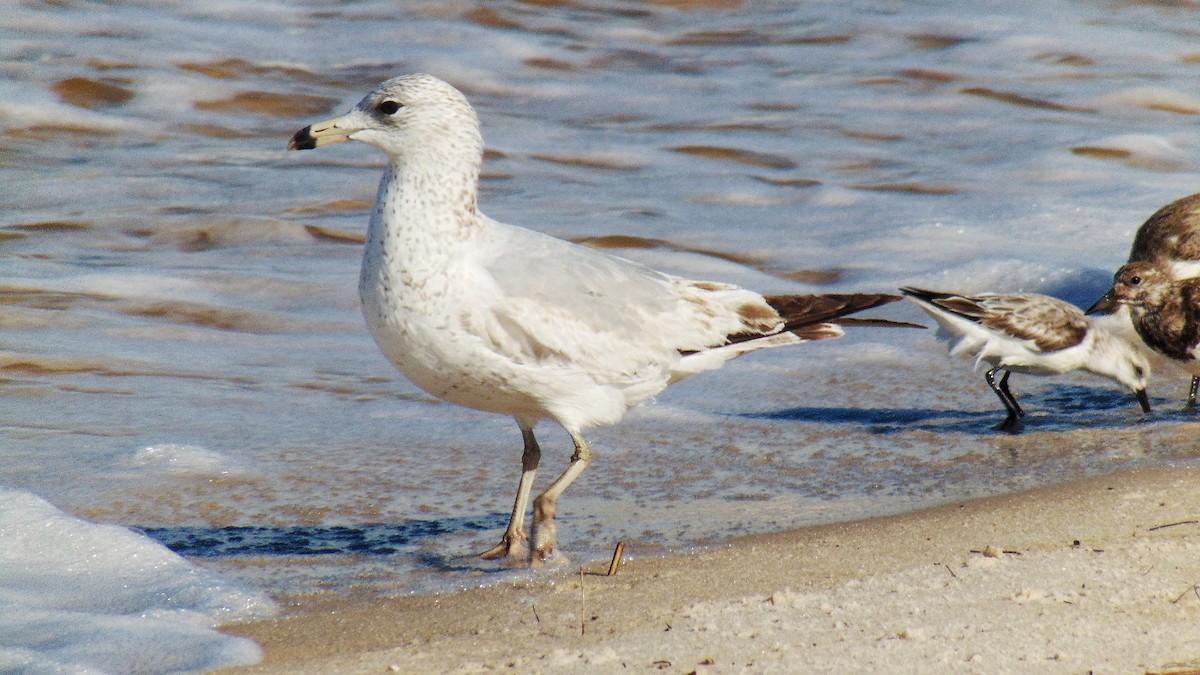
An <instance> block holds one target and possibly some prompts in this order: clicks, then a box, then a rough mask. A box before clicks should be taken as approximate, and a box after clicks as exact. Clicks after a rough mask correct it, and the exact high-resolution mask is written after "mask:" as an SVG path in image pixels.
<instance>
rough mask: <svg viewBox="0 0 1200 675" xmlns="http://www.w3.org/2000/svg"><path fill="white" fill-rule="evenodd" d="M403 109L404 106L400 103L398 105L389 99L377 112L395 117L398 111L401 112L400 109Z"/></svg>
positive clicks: (381, 104)
mask: <svg viewBox="0 0 1200 675" xmlns="http://www.w3.org/2000/svg"><path fill="white" fill-rule="evenodd" d="M402 107H403V106H401V105H400V104H399V103H397V102H395V101H393V100H391V99H388V100H386V101H384V102H383V103H380V104H379V107H378V108H376V110H378V111H379V112H381V113H383V114H384V115H395V114H396V112H397V111H398V110H400V108H402Z"/></svg>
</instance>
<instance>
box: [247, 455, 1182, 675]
mask: <svg viewBox="0 0 1200 675" xmlns="http://www.w3.org/2000/svg"><path fill="white" fill-rule="evenodd" d="M627 558H628V559H627V561H626V563H625V565H623V566H622V567H621V569H620V571H619V573H618V574H617V575H615V576H600V575H599V574H598V573H600V572H604V571H606V570H605V569H604V568H605V567H606V566H605V565H591V566H588V567H589V568H591V569H588V568H585V570H586V571H587V572H596V573H597V574H591V573H588V574H585V575H583V576H582V577H581V576H580V575H579V573H578V569H575V570H573V571H569V572H568V571H553V572H543V573H538V574H535V575H533V576H532V577H530V578H527V579H525V580H522V581H520V582H517V583H509V584H504V585H498V586H493V587H488V588H482V589H476V590H470V591H466V592H461V593H457V594H451V595H436V596H421V597H404V598H396V599H388V600H383V601H378V602H373V603H369V604H364V605H361V606H360V605H327V604H321V603H320V602H317V601H314V602H313V604H312V605H311V606H308V607H304V606H301V607H300V608H299V610H300V612H301V613H300V614H299V615H295V616H290V617H286V618H282V619H278V620H273V621H265V622H260V623H253V624H242V625H235V626H228V627H227V630H228V631H229V632H233V633H238V634H242V635H248V636H251V637H253V638H254V639H255V640H257V641H259V643H260V644H261V645H262V647H263V650H264V653H265V656H264V659H263V661H262V662H261V663H260V664H258V665H257V666H254V667H250V668H243V669H239V670H238V671H237V672H248V673H296V672H306V673H351V672H354V673H358V672H361V673H380V672H406V673H428V672H454V673H469V672H551V673H560V672H659V671H661V672H674V673H690V672H697V673H705V672H711V673H718V672H798V671H800V670H803V671H806V672H869V671H875V672H893V673H894V672H980V673H1039V672H1046V673H1082V672H1088V671H1092V672H1096V673H1142V672H1155V673H1160V672H1170V673H1185V672H1200V469H1185V468H1157V469H1144V470H1137V471H1128V472H1123V473H1117V474H1113V475H1109V476H1104V477H1101V478H1095V479H1090V480H1085V481H1080V482H1075V483H1070V484H1066V485H1058V486H1053V487H1047V488H1041V489H1036V490H1032V491H1028V492H1023V493H1019V494H1012V495H1005V496H1001V497H993V498H987V499H980V500H974V501H967V502H960V503H951V504H947V505H944V506H941V507H937V508H932V509H927V510H923V511H918V512H915V513H910V514H904V515H897V516H890V517H884V518H875V519H870V520H865V521H860V522H851V523H842V524H835V525H827V526H821V527H813V528H807V529H801V530H796V531H792V532H787V533H782V534H776V535H770V536H759V537H749V538H745V539H740V540H735V541H730V542H727V543H726V544H724V545H722V546H720V547H719V548H714V549H710V550H706V551H703V552H698V553H694V554H681V555H672V556H667V557H662V558H646V559H642V558H638V556H637V542H630V544H629V547H628V549H627Z"/></svg>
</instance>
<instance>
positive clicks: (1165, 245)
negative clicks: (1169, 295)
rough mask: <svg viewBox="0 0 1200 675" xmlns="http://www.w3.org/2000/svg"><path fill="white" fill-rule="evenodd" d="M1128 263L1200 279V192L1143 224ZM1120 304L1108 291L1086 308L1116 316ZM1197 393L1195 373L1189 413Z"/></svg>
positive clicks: (1198, 378)
mask: <svg viewBox="0 0 1200 675" xmlns="http://www.w3.org/2000/svg"><path fill="white" fill-rule="evenodd" d="M1128 262H1131V263H1135V262H1149V263H1154V264H1156V265H1160V266H1162V271H1163V272H1164V273H1165V274H1167V275H1169V276H1170V277H1171V278H1173V279H1191V278H1194V277H1200V193H1196V194H1193V195H1188V196H1187V197H1182V198H1180V199H1176V200H1175V201H1173V202H1171V203H1170V204H1167V205H1166V206H1164V207H1162V208H1161V209H1159V210H1158V211H1155V212H1154V214H1153V215H1151V216H1150V217H1149V218H1148V219H1147V220H1146V222H1144V223H1142V226H1141V227H1139V228H1138V231H1137V234H1136V235H1134V238H1133V246H1132V247H1130V249H1129V260H1128ZM1121 304H1122V303H1121V302H1120V301H1119V299H1118V298H1117V297H1116V296H1115V295H1114V293H1113V290H1112V289H1109V291H1108V292H1107V293H1105V294H1104V295H1103V296H1101V297H1100V299H1099V300H1097V301H1096V302H1095V303H1094V304H1093V305H1092V306H1091V307H1089V308H1088V309H1087V313H1088V314H1114V313H1117V312H1119V311H1120V308H1121ZM1143 340H1144V338H1143ZM1147 344H1149V342H1148V341H1147ZM1189 372H1192V371H1189ZM1198 391H1200V376H1198V375H1197V373H1195V372H1192V385H1191V387H1190V388H1189V389H1188V397H1187V410H1195V409H1196V396H1197V393H1198Z"/></svg>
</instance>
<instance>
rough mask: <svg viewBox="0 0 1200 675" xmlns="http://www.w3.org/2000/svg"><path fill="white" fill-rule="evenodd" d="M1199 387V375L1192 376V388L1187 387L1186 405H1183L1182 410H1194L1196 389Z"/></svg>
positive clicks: (1192, 411) (1191, 411)
mask: <svg viewBox="0 0 1200 675" xmlns="http://www.w3.org/2000/svg"><path fill="white" fill-rule="evenodd" d="M1198 389H1200V377H1196V376H1195V375H1193V376H1192V388H1191V389H1188V397H1187V405H1185V406H1183V409H1184V411H1186V412H1190V413H1194V412H1196V391H1197V390H1198Z"/></svg>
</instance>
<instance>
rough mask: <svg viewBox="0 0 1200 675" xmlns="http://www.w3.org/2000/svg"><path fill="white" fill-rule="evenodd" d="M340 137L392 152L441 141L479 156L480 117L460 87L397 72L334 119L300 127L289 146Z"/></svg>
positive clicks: (317, 144) (443, 146)
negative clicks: (456, 87) (459, 89)
mask: <svg viewBox="0 0 1200 675" xmlns="http://www.w3.org/2000/svg"><path fill="white" fill-rule="evenodd" d="M342 141H361V142H363V143H368V144H370V145H374V146H375V147H377V148H379V149H380V150H382V151H384V152H385V153H386V154H387V155H388V156H389V157H392V158H398V157H403V156H405V155H407V154H411V153H412V152H414V150H415V149H418V148H423V147H437V148H441V149H442V150H443V151H444V152H461V153H467V154H469V155H470V154H473V155H474V157H475V158H476V159H475V161H478V157H479V156H480V155H481V154H482V152H483V141H482V140H481V138H480V135H479V119H478V118H477V117H476V115H475V110H474V109H473V108H471V104H470V103H468V102H467V99H466V97H465V96H463V95H462V93H461V92H460V91H458V90H457V89H455V88H454V87H452V86H450V85H449V84H447V83H445V82H443V81H441V80H439V79H437V78H436V77H433V76H431V75H424V74H415V75H402V76H400V77H394V78H392V79H390V80H388V81H387V82H384V83H383V84H381V85H379V87H377V88H376V89H375V90H374V91H372V92H371V93H369V94H367V95H366V97H364V98H363V100H361V101H359V103H358V105H356V106H354V108H353V109H352V110H351V111H350V112H348V113H346V114H345V115H342V116H341V117H335V118H333V119H329V120H325V121H323V122H317V123H315V124H310V125H309V126H307V127H305V128H303V129H301V130H300V131H297V132H296V134H295V135H294V136H292V140H291V141H290V142H289V143H288V150H311V149H313V148H319V147H321V146H323V145H330V144H332V143H341V142H342Z"/></svg>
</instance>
